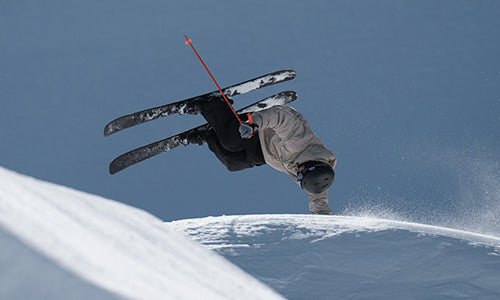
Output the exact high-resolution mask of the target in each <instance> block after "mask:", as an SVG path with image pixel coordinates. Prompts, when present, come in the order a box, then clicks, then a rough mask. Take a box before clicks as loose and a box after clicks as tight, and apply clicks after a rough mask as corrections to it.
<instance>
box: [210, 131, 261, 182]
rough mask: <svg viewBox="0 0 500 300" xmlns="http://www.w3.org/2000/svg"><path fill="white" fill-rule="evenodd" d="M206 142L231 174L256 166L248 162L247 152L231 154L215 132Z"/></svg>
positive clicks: (211, 133)
mask: <svg viewBox="0 0 500 300" xmlns="http://www.w3.org/2000/svg"><path fill="white" fill-rule="evenodd" d="M206 141H207V144H208V148H209V149H210V151H212V152H213V153H214V154H215V156H217V158H218V159H219V160H220V161H221V162H222V163H223V164H224V165H225V166H226V167H227V169H228V170H229V171H231V172H234V171H240V170H244V169H247V168H251V167H253V166H254V165H255V164H253V163H252V161H249V160H248V157H247V152H246V151H238V152H231V151H228V150H227V149H225V148H224V147H223V146H222V145H221V143H220V141H219V139H218V138H217V135H216V134H215V131H213V130H211V132H210V133H209V134H208V135H207V137H206Z"/></svg>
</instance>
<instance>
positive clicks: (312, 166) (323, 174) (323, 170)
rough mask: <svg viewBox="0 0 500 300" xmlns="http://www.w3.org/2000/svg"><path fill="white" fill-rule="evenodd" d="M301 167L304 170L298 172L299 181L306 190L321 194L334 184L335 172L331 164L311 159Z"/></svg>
mask: <svg viewBox="0 0 500 300" xmlns="http://www.w3.org/2000/svg"><path fill="white" fill-rule="evenodd" d="M302 167H303V169H302ZM299 169H302V170H301V171H299V173H298V174H297V181H298V182H299V183H300V187H301V188H302V189H304V190H305V191H306V192H308V193H311V194H320V193H322V192H324V191H326V190H327V189H328V188H329V187H331V186H332V183H333V179H334V178H335V172H334V171H333V168H332V167H331V166H330V165H327V164H325V163H322V162H318V161H309V162H306V163H304V164H302V165H301V168H299Z"/></svg>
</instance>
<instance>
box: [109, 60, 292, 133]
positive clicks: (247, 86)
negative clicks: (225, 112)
mask: <svg viewBox="0 0 500 300" xmlns="http://www.w3.org/2000/svg"><path fill="white" fill-rule="evenodd" d="M295 76H296V73H295V71H293V70H281V71H276V72H273V73H269V74H266V75H263V76H259V77H256V78H253V79H250V80H247V81H244V82H241V83H238V84H235V85H232V86H228V87H225V88H223V89H222V91H223V93H224V94H225V95H226V96H228V97H232V96H237V95H241V94H244V93H248V92H251V91H254V90H256V89H260V88H263V87H266V86H270V85H273V84H277V83H280V82H285V81H288V80H292V79H294V78H295ZM216 94H219V91H213V92H210V93H206V94H203V95H200V96H196V97H192V98H189V99H185V100H182V101H178V102H174V103H169V104H165V105H162V106H158V107H153V108H149V109H145V110H141V111H138V112H135V113H131V114H128V115H125V116H122V117H119V118H117V119H115V120H113V121H111V122H109V123H108V124H107V125H106V126H105V127H104V136H109V135H111V134H113V133H116V132H119V131H122V130H124V129H127V128H130V127H133V126H136V125H139V124H144V123H146V122H149V121H153V120H156V119H158V118H161V117H166V116H168V115H171V114H174V113H179V114H181V115H182V114H186V113H187V114H199V111H197V110H196V108H195V107H193V106H192V105H189V104H190V103H192V102H195V101H199V100H203V99H206V98H208V97H211V96H214V95H216Z"/></svg>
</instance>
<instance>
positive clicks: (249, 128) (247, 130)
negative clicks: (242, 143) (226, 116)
mask: <svg viewBox="0 0 500 300" xmlns="http://www.w3.org/2000/svg"><path fill="white" fill-rule="evenodd" d="M239 131H240V136H241V138H242V139H249V138H251V137H252V136H253V135H254V134H255V132H256V131H257V125H255V124H250V123H248V122H245V123H241V124H240V128H239Z"/></svg>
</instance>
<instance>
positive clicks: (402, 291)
mask: <svg viewBox="0 0 500 300" xmlns="http://www.w3.org/2000/svg"><path fill="white" fill-rule="evenodd" d="M168 226H169V227H171V228H176V229H178V230H181V231H183V232H185V233H186V234H188V235H190V236H191V237H192V239H194V240H195V241H197V242H200V243H202V244H204V245H205V246H206V247H207V248H209V249H214V250H216V251H217V252H219V253H220V254H222V255H224V256H225V257H226V258H228V259H229V260H230V261H232V262H233V263H235V264H236V265H238V266H240V267H241V268H242V269H243V270H245V271H247V272H248V273H250V274H251V275H253V276H255V277H256V278H258V279H260V280H261V281H263V282H264V283H266V284H268V285H269V286H270V287H272V288H274V289H275V290H276V291H278V292H279V293H281V294H282V295H283V296H285V297H287V298H289V299H443V298H446V299H500V238H497V237H492V236H486V235H481V234H474V233H470V232H465V231H459V230H454V229H447V228H442V227H435V226H429V225H422V224H414V223H405V222H397V221H389V220H380V219H374V218H363V217H341V216H312V215H267V216H266V215H249V216H223V217H208V218H202V219H192V220H181V221H175V222H172V223H169V224H168Z"/></svg>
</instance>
